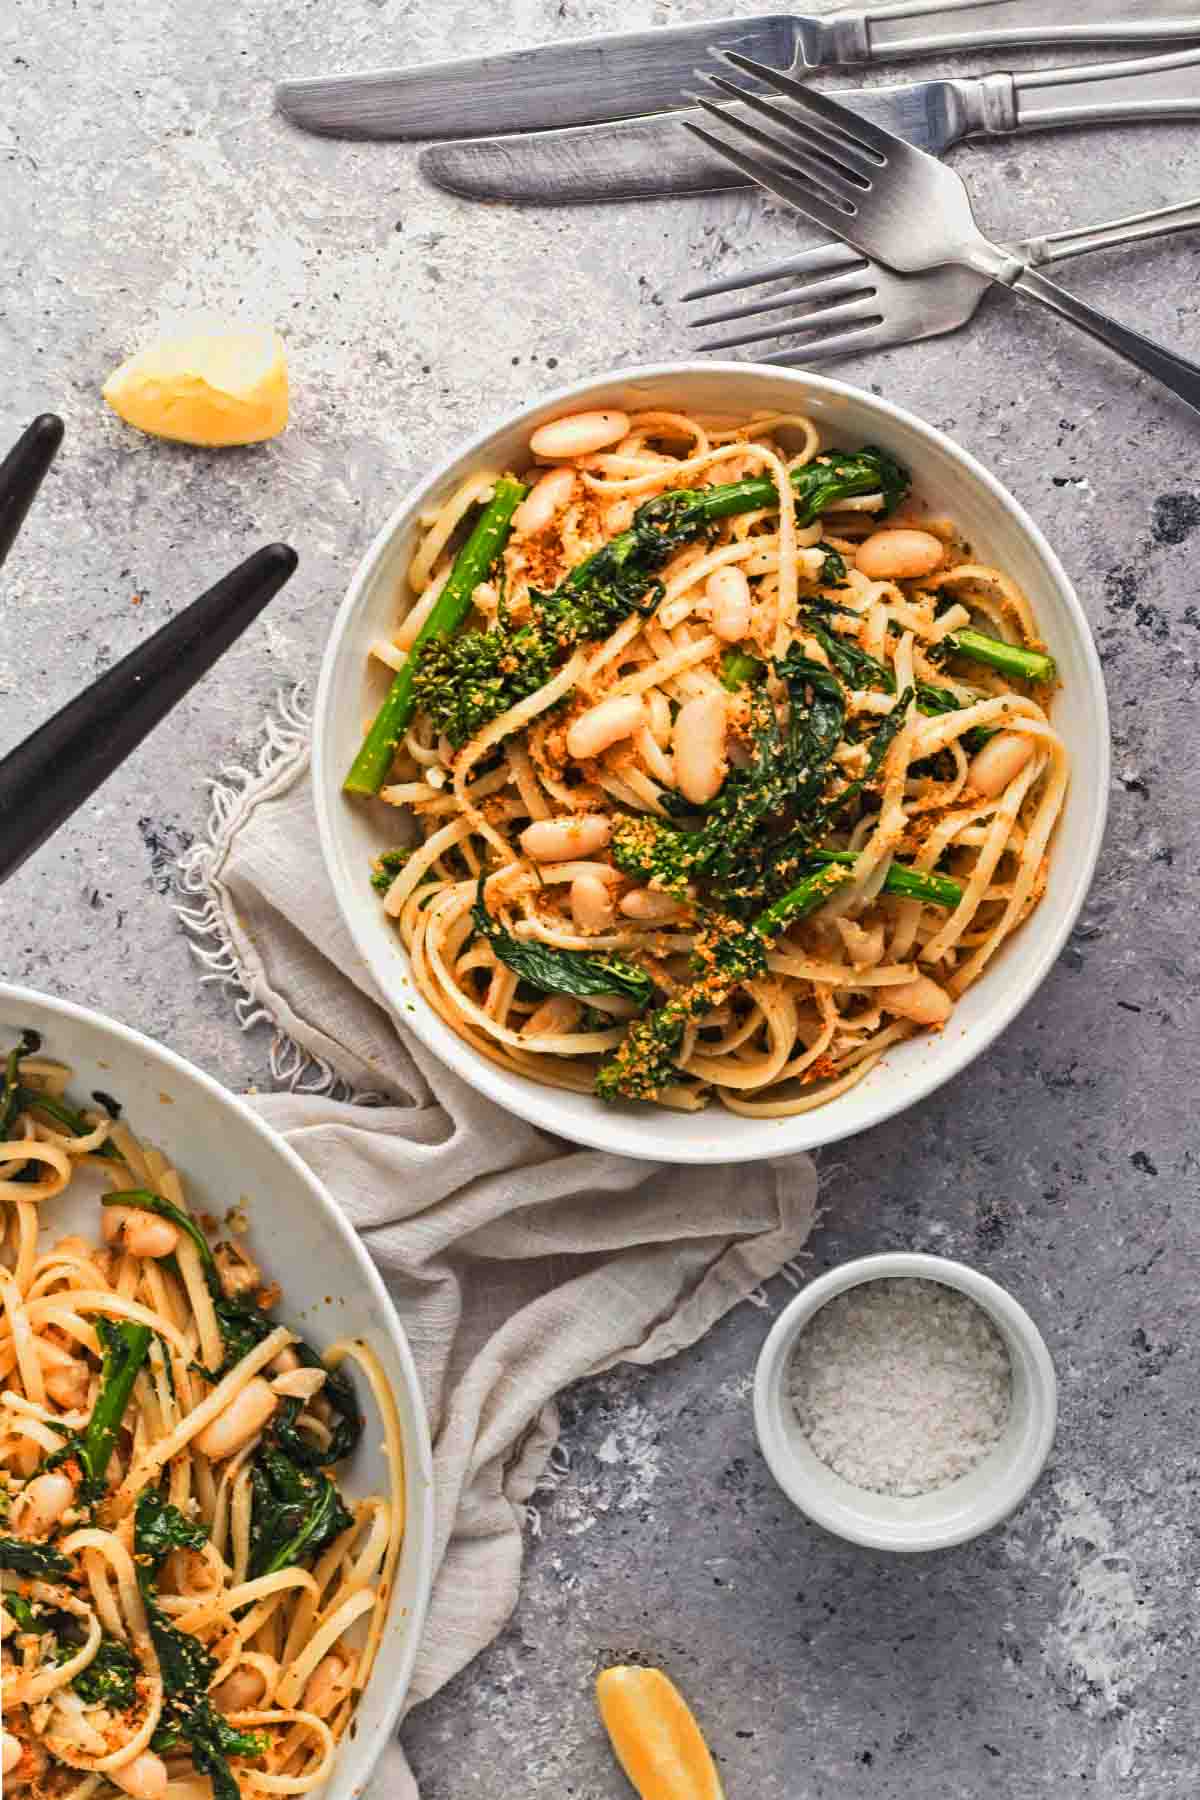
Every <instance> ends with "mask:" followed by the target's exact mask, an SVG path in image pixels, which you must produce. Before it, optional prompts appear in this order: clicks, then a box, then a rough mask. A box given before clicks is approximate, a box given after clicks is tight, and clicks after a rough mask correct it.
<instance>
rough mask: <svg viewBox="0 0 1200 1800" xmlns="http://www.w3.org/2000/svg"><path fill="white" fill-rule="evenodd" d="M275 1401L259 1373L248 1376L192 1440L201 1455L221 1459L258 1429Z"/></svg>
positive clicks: (265, 1419)
mask: <svg viewBox="0 0 1200 1800" xmlns="http://www.w3.org/2000/svg"><path fill="white" fill-rule="evenodd" d="M278 1404H279V1402H278V1400H277V1399H276V1398H275V1395H274V1393H273V1392H272V1391H271V1387H270V1384H269V1383H268V1382H266V1381H264V1380H263V1378H262V1376H261V1375H252V1376H251V1377H250V1380H249V1381H248V1382H247V1383H246V1385H245V1387H244V1388H243V1389H242V1391H241V1393H240V1394H235V1395H234V1397H233V1399H232V1400H231V1401H230V1402H229V1405H228V1406H227V1407H226V1408H225V1410H224V1411H223V1412H219V1413H218V1414H217V1416H216V1418H215V1419H213V1420H212V1421H211V1423H210V1424H208V1425H206V1426H205V1427H204V1430H203V1431H200V1432H197V1434H196V1436H195V1438H194V1439H193V1442H194V1443H195V1446H196V1448H197V1450H199V1452H200V1454H201V1455H202V1456H207V1457H208V1458H209V1459H210V1460H211V1461H212V1462H222V1461H223V1460H224V1458H225V1457H227V1456H232V1455H233V1453H234V1451H235V1450H240V1449H241V1447H242V1445H243V1444H248V1443H249V1442H250V1439H251V1438H252V1437H254V1436H256V1434H257V1433H258V1432H260V1431H261V1430H262V1428H263V1426H264V1425H265V1424H266V1422H267V1420H268V1419H269V1418H270V1417H271V1414H272V1413H273V1412H274V1411H275V1408H276V1407H277V1406H278Z"/></svg>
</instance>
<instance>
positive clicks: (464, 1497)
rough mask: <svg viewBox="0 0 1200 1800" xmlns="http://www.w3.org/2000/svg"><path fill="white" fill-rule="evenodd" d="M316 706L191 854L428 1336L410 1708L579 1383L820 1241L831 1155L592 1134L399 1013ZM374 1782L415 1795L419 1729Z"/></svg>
mask: <svg viewBox="0 0 1200 1800" xmlns="http://www.w3.org/2000/svg"><path fill="white" fill-rule="evenodd" d="M306 724H307V720H306V718H305V715H304V713H303V710H302V707H301V704H300V701H299V697H298V695H293V696H292V697H291V698H290V699H289V700H286V701H282V702H281V705H280V710H279V712H278V714H277V715H276V716H275V717H273V718H272V719H271V720H270V721H269V722H268V726H267V737H266V743H265V745H264V748H263V751H262V755H261V757H260V760H259V765H258V768H257V769H256V770H254V771H248V770H240V769H231V770H225V771H223V772H222V778H221V779H220V780H219V781H218V782H216V783H214V784H213V811H212V817H211V820H210V825H209V832H208V836H207V838H206V840H205V841H203V842H201V843H199V844H197V845H195V846H194V847H193V848H192V849H191V850H190V851H189V852H188V853H187V855H186V856H185V858H184V859H183V864H182V865H181V881H182V885H183V887H184V890H185V892H186V893H187V895H188V896H189V904H188V905H186V906H185V907H183V908H181V916H182V917H183V919H184V921H185V923H186V925H187V926H188V928H189V930H190V931H191V932H192V934H193V942H194V944H195V947H196V951H197V955H198V956H199V957H200V959H201V961H202V962H203V963H204V964H205V965H206V968H207V971H208V973H207V975H206V977H205V979H209V980H218V981H223V982H226V983H228V984H229V985H230V986H231V987H233V988H235V989H236V990H237V992H238V1001H237V1006H238V1013H239V1017H240V1019H241V1022H242V1024H243V1025H244V1026H246V1027H249V1026H251V1025H254V1024H257V1023H260V1022H269V1023H270V1024H271V1025H272V1026H273V1027H274V1029H275V1033H276V1037H275V1044H274V1050H273V1057H272V1067H273V1069H274V1071H275V1073H276V1074H277V1075H279V1076H281V1077H282V1078H283V1079H284V1080H285V1081H286V1082H287V1083H288V1084H289V1087H290V1091H285V1092H281V1093H275V1094H264V1095H259V1096H256V1097H255V1098H254V1099H253V1104H254V1105H255V1106H256V1107H257V1109H258V1110H259V1111H260V1112H261V1113H262V1115H263V1116H264V1117H265V1118H266V1119H268V1120H269V1121H270V1122H271V1124H272V1125H274V1126H275V1127H276V1128H277V1129H278V1130H279V1131H281V1132H283V1133H284V1135H285V1136H286V1137H287V1139H288V1142H289V1143H290V1144H291V1145H292V1147H293V1148H294V1149H295V1150H296V1151H298V1153H299V1154H300V1156H302V1157H303V1158H304V1160H305V1162H307V1163H308V1165H309V1166H310V1168H312V1169H313V1170H314V1172H315V1173H316V1174H317V1175H318V1176H319V1177H320V1179H321V1180H322V1181H324V1183H325V1184H326V1186H327V1187H328V1189H329V1190H330V1192H331V1193H332V1194H333V1196H334V1198H335V1199H336V1200H337V1201H338V1203H339V1204H340V1205H341V1206H342V1208H343V1209H344V1211H345V1213H346V1216H347V1217H348V1218H349V1219H350V1221H351V1223H352V1224H353V1225H354V1227H355V1229H356V1230H357V1231H358V1232H359V1234H360V1235H361V1237H362V1239H363V1242H364V1243H365V1245H366V1247H367V1249H368V1251H369V1252H370V1254H371V1256H372V1258H373V1259H374V1261H375V1262H376V1264H377V1265H378V1267H379V1269H380V1271H381V1273H382V1275H383V1278H384V1280H385V1282H386V1283H387V1286H388V1289H389V1291H390V1292H391V1294H392V1296H393V1297H394V1299H395V1302H396V1305H397V1308H398V1310H399V1313H400V1316H401V1318H402V1320H403V1322H404V1325H405V1328H406V1330H407V1332H408V1336H409V1339H410V1341H411V1343H412V1349H413V1354H414V1357H415V1359H416V1363H417V1368H418V1371H419V1373H420V1378H421V1384H422V1388H423V1390H424V1395H425V1401H426V1405H427V1407H428V1409H429V1420H430V1428H431V1430H432V1433H433V1448H434V1469H435V1506H436V1548H435V1566H436V1575H435V1579H434V1588H433V1598H432V1603H431V1606H430V1611H429V1617H428V1621H427V1623H426V1627H425V1632H424V1636H423V1638H422V1642H421V1647H420V1653H419V1656H418V1659H417V1665H416V1672H415V1675H414V1678H413V1684H412V1689H411V1692H410V1695H409V1704H410V1705H411V1704H414V1703H415V1702H417V1701H420V1700H423V1699H426V1698H428V1696H429V1695H430V1694H433V1693H435V1692H436V1691H437V1689H438V1688H440V1687H441V1686H442V1685H443V1684H444V1683H445V1682H447V1681H448V1680H449V1679H450V1678H451V1676H453V1675H455V1674H456V1673H457V1672H458V1670H459V1669H461V1668H462V1667H463V1666H464V1665H465V1664H466V1663H468V1662H469V1661H470V1660H471V1658H472V1657H473V1656H475V1655H476V1653H477V1652H478V1651H479V1650H481V1649H482V1648H483V1647H484V1645H485V1644H487V1643H489V1642H490V1641H491V1639H492V1638H494V1637H495V1636H496V1634H497V1632H499V1631H500V1629H501V1628H502V1626H503V1625H504V1623H505V1621H506V1620H507V1618H508V1617H509V1615H510V1613H511V1612H512V1609H513V1606H514V1604H515V1602H516V1595H517V1584H518V1581H519V1579H520V1573H521V1558H522V1530H523V1526H524V1523H525V1516H526V1504H527V1502H528V1500H529V1498H530V1496H531V1494H532V1493H533V1492H534V1490H535V1488H536V1487H537V1484H538V1482H539V1480H540V1479H541V1478H542V1476H543V1474H544V1472H545V1469H546V1464H547V1460H548V1458H549V1455H550V1452H551V1450H552V1449H553V1447H554V1445H555V1443H556V1441H557V1438H558V1414H557V1411H556V1408H555V1404H554V1396H555V1395H556V1394H557V1393H558V1392H559V1390H560V1389H562V1388H563V1387H565V1386H566V1385H567V1384H568V1383H569V1382H572V1381H577V1380H579V1379H580V1378H581V1377H582V1376H586V1375H595V1374H597V1373H598V1372H599V1371H600V1370H602V1369H607V1368H610V1367H611V1366H612V1365H613V1364H614V1363H617V1362H621V1361H627V1362H636V1363H650V1362H656V1361H658V1360H659V1359H660V1358H662V1357H667V1356H673V1355H674V1354H675V1352H676V1351H678V1350H681V1349H683V1348H684V1347H685V1346H686V1345H688V1344H692V1343H694V1342H695V1341H696V1339H697V1338H699V1337H701V1336H702V1335H703V1334H704V1332H705V1331H707V1330H708V1328H709V1326H710V1325H712V1324H713V1323H714V1322H715V1321H716V1320H717V1319H719V1318H720V1317H721V1316H722V1315H723V1314H724V1313H726V1312H727V1311H728V1310H729V1308H730V1307H732V1306H733V1305H735V1304H736V1303H737V1302H738V1301H739V1300H742V1299H744V1298H746V1297H747V1295H750V1294H752V1293H754V1291H755V1290H756V1289H757V1287H758V1285H759V1283H760V1282H762V1281H763V1280H765V1279H766V1278H767V1277H768V1276H770V1275H774V1274H775V1273H777V1272H778V1271H779V1270H780V1269H781V1268H782V1267H783V1266H784V1265H785V1264H786V1263H787V1262H788V1261H789V1260H790V1259H791V1258H792V1257H794V1256H795V1255H796V1254H797V1253H798V1251H799V1250H800V1249H801V1246H802V1245H803V1244H804V1241H805V1239H806V1238H807V1236H808V1233H809V1231H810V1229H811V1227H812V1223H813V1215H814V1205H815V1197H816V1176H815V1172H814V1169H813V1165H812V1163H811V1161H810V1160H809V1158H807V1157H792V1158H788V1159H786V1160H780V1161H778V1162H774V1163H757V1164H754V1165H751V1166H749V1167H747V1166H742V1167H739V1168H738V1169H736V1170H732V1169H725V1168H710V1169H691V1168H688V1169H680V1168H671V1167H669V1166H666V1165H662V1164H657V1163H644V1162H631V1161H629V1160H627V1159H625V1158H621V1157H617V1156H612V1155H608V1154H606V1153H603V1152H599V1151H594V1150H582V1149H577V1148H575V1147H574V1146H572V1145H570V1144H567V1143H564V1142H562V1141H560V1140H558V1139H556V1138H552V1137H549V1136H547V1135H546V1134H545V1133H543V1132H540V1131H538V1130H537V1129H535V1128H534V1127H533V1126H532V1125H527V1124H524V1123H523V1122H522V1121H521V1120H519V1119H515V1118H513V1117H511V1116H510V1115H509V1114H508V1113H506V1112H503V1111H501V1110H500V1109H499V1108H498V1107H496V1106H494V1105H493V1104H492V1102H491V1101H489V1100H485V1099H483V1098H482V1097H481V1096H480V1095H478V1094H476V1093H475V1092H474V1090H473V1089H471V1088H469V1087H468V1086H467V1085H466V1084H465V1083H464V1082H463V1081H461V1080H460V1079H459V1078H458V1076H456V1075H454V1074H453V1073H452V1072H451V1071H450V1070H449V1069H447V1068H445V1067H443V1065H442V1064H441V1063H439V1062H438V1061H437V1060H436V1059H435V1058H434V1057H433V1056H431V1055H430V1054H429V1052H428V1051H426V1050H425V1049H424V1047H423V1046H422V1045H421V1044H420V1043H419V1042H418V1041H417V1040H416V1039H415V1038H414V1037H412V1036H410V1035H409V1034H407V1033H406V1032H403V1031H402V1030H400V1029H398V1028H397V1025H396V1022H395V1020H394V1019H393V1016H392V1015H391V1013H390V1012H389V1011H388V1008H387V1005H386V1003H385V1001H384V1000H383V998H382V996H381V995H380V994H379V993H378V992H377V990H376V989H375V987H374V986H373V984H372V981H371V977H370V975H369V974H368V971H367V969H366V967H365V965H364V964H363V962H362V959H361V958H360V957H359V955H358V953H357V951H356V950H355V948H354V946H353V944H352V942H351V940H350V937H349V935H348V933H347V932H346V929H345V927H344V925H343V924H342V921H341V917H340V915H339V913H338V909H337V904H336V902H335V900H334V896H333V892H332V890H331V888H330V886H329V884H328V881H327V879H326V876H325V870H324V866H323V864H322V861H321V856H320V851H319V849H318V845H317V834H316V821H315V817H314V813H313V807H312V800H311V796H310V791H309V782H308V778H307V776H308V748H307V732H306ZM366 1090H369V1091H370V1099H371V1101H372V1104H369V1105H364V1104H361V1100H362V1097H363V1094H364V1091H366ZM350 1093H355V1094H357V1095H358V1097H359V1102H360V1103H358V1104H352V1103H351V1102H350V1101H349V1100H348V1099H347V1098H345V1097H339V1096H345V1095H349V1094H350ZM372 1787H373V1791H374V1792H375V1793H376V1794H377V1795H379V1796H380V1800H382V1797H383V1796H384V1795H385V1794H386V1795H387V1796H388V1800H394V1797H395V1796H397V1795H401V1796H403V1795H413V1794H415V1791H416V1790H415V1786H414V1784H413V1782H412V1777H411V1775H410V1774H409V1772H408V1768H407V1765H406V1763H405V1762H404V1759H403V1754H402V1752H401V1751H400V1749H399V1746H396V1747H395V1748H394V1750H393V1751H391V1752H390V1753H389V1754H388V1755H387V1756H386V1757H385V1758H384V1761H383V1763H382V1764H381V1766H380V1771H379V1774H378V1776H377V1777H376V1780H375V1782H374V1783H373V1784H372Z"/></svg>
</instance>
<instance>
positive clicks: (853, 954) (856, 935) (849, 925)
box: [833, 919, 883, 969]
mask: <svg viewBox="0 0 1200 1800" xmlns="http://www.w3.org/2000/svg"><path fill="white" fill-rule="evenodd" d="M833 922H834V924H835V925H836V926H837V928H838V932H839V934H840V936H841V940H842V942H843V944H845V946H846V949H847V950H848V951H849V953H850V961H851V962H852V963H853V964H854V967H855V968H856V969H871V968H874V966H875V964H876V963H877V962H878V961H879V959H880V957H881V956H882V955H883V926H882V925H873V926H872V927H871V929H870V930H869V931H864V930H863V928H862V926H861V925H857V924H856V923H855V922H854V920H853V919H835V920H834V921H833Z"/></svg>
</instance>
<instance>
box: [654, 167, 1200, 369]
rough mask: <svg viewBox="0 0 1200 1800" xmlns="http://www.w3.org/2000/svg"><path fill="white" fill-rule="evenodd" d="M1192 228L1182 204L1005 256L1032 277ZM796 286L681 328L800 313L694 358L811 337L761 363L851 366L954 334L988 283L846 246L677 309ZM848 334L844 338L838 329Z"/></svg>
mask: <svg viewBox="0 0 1200 1800" xmlns="http://www.w3.org/2000/svg"><path fill="white" fill-rule="evenodd" d="M1196 225H1200V200H1183V201H1180V202H1179V203H1178V204H1177V205H1175V206H1160V207H1156V208H1155V209H1154V210H1153V211H1151V212H1142V213H1131V214H1129V215H1127V216H1126V217H1125V218H1121V219H1112V220H1110V221H1109V222H1108V223H1107V224H1105V225H1083V226H1076V227H1075V229H1074V230H1071V231H1052V232H1048V233H1046V234H1045V235H1044V236H1041V237H1032V238H1024V239H1023V240H1022V241H1021V242H1020V243H1019V244H1014V245H1013V246H1012V254H1013V255H1014V256H1016V257H1019V258H1020V260H1021V261H1022V262H1023V263H1026V264H1028V265H1029V266H1030V267H1035V268H1042V267H1045V266H1046V265H1048V264H1050V263H1056V262H1061V261H1063V260H1064V259H1065V258H1066V257H1069V256H1082V255H1084V254H1085V253H1086V252H1088V251H1092V250H1107V249H1111V248H1113V247H1114V246H1116V245H1118V244H1132V243H1138V242H1140V241H1141V240H1142V239H1145V238H1151V237H1166V236H1168V235H1169V234H1170V233H1172V232H1176V231H1187V230H1190V229H1191V228H1192V227H1193V226H1196ZM789 277H791V278H793V279H798V280H800V281H801V282H802V283H803V285H802V286H799V287H789V288H786V289H784V290H782V291H781V292H776V293H773V294H766V295H763V296H762V297H761V298H758V299H755V300H753V301H751V302H750V304H749V305H745V306H733V307H730V308H729V309H728V310H727V311H725V312H715V313H707V314H705V315H704V317H703V318H699V319H691V320H689V326H690V328H691V329H692V330H694V331H695V330H707V329H709V327H711V326H713V325H724V324H727V323H729V322H731V321H732V320H734V319H752V318H756V317H757V316H758V315H759V314H761V313H766V312H775V311H777V310H778V309H779V308H781V307H785V306H789V307H790V306H802V307H804V308H805V309H806V310H805V311H804V312H803V313H801V314H799V315H798V316H796V317H792V318H787V319H776V320H773V321H772V322H771V323H770V324H766V323H764V325H763V326H762V328H761V329H758V330H754V331H746V332H741V333H738V334H737V335H735V336H733V337H720V338H710V339H707V340H706V341H705V342H704V343H703V344H702V345H701V346H700V348H701V349H702V350H730V349H733V348H734V347H735V346H737V345H739V344H758V343H762V342H764V341H765V340H767V339H770V338H783V337H794V336H795V335H796V334H797V333H798V332H809V333H811V334H813V335H811V336H809V337H808V338H806V340H805V342H804V343H803V344H800V345H798V346H796V347H795V348H794V349H790V350H777V351H774V352H773V353H772V354H771V355H770V356H769V357H767V359H766V360H767V361H768V362H773V363H806V362H811V361H812V360H813V359H814V358H817V357H826V356H851V355H855V354H857V353H858V352H860V351H863V350H882V349H885V348H886V347H887V346H888V345H889V344H908V343H913V342H915V341H916V340H917V339H919V338H928V337H939V336H940V335H941V334H942V333H943V332H947V331H957V330H958V328H959V327H960V326H961V325H965V324H966V323H967V322H968V320H970V319H972V318H973V317H974V315H975V312H976V311H977V309H978V307H979V304H980V301H981V300H982V299H983V296H984V294H985V293H986V292H987V290H988V288H989V287H990V286H991V283H990V282H989V281H988V280H987V279H986V278H985V277H984V276H982V275H976V274H975V273H974V271H973V270H971V269H956V268H952V267H946V268H943V269H926V270H925V271H924V273H923V274H920V275H896V274H893V272H892V271H891V270H890V269H887V268H885V267H884V266H883V264H882V263H877V262H871V261H870V260H869V259H867V258H865V257H862V256H857V255H856V254H855V252H854V251H853V250H850V249H847V247H846V246H845V245H844V244H820V245H818V246H817V247H816V248H815V249H813V250H804V251H802V252H801V253H800V254H799V255H798V256H789V257H785V258H784V259H783V260H782V261H781V262H777V263H772V264H770V265H767V266H765V267H762V268H758V269H744V270H742V271H741V272H740V273H739V274H737V275H727V276H725V277H724V278H723V279H721V280H720V281H710V282H708V283H706V284H705V286H703V287H698V288H693V289H692V290H691V291H690V292H689V293H686V294H684V295H682V299H683V300H684V301H691V300H711V299H714V298H715V297H716V296H717V295H719V294H733V293H741V292H745V291H746V290H747V289H751V288H761V287H763V286H764V285H765V284H766V283H768V282H772V281H780V280H785V279H787V278H789ZM841 327H846V328H847V329H840V328H841Z"/></svg>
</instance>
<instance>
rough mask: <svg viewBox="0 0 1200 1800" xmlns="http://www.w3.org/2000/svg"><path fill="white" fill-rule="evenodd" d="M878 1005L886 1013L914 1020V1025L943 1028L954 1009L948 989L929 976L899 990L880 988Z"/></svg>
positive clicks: (920, 977) (909, 982)
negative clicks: (941, 986) (941, 1026)
mask: <svg viewBox="0 0 1200 1800" xmlns="http://www.w3.org/2000/svg"><path fill="white" fill-rule="evenodd" d="M879 1003H880V1005H881V1006H882V1007H883V1010H884V1012H890V1013H895V1014H897V1016H898V1017H899V1018H901V1019H911V1020H912V1022H913V1024H914V1025H944V1024H945V1023H946V1020H947V1019H948V1018H949V1017H950V1013H951V1010H952V1002H951V999H950V996H949V994H948V993H947V992H946V990H945V988H940V987H939V986H938V984H937V982H936V981H933V980H932V979H931V978H930V977H929V976H928V975H918V976H917V978H916V980H915V981H905V982H902V983H901V984H900V986H899V987H885V988H880V990H879Z"/></svg>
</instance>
